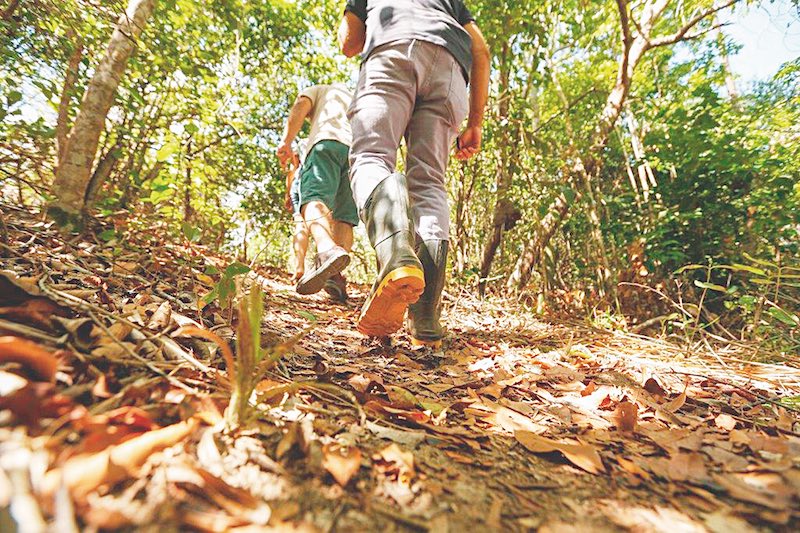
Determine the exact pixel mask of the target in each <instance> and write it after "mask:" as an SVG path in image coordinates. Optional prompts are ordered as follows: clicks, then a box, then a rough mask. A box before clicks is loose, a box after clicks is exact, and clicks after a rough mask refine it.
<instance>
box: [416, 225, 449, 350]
mask: <svg viewBox="0 0 800 533" xmlns="http://www.w3.org/2000/svg"><path fill="white" fill-rule="evenodd" d="M448 248H449V243H448V242H447V241H442V240H429V241H422V242H419V243H418V245H417V256H418V257H419V260H420V262H422V268H423V270H424V271H425V292H423V293H422V296H420V297H419V300H417V302H416V303H415V304H412V305H411V306H409V308H408V325H409V329H410V330H411V342H412V344H414V345H416V346H431V347H433V348H439V347H440V346H441V345H442V338H444V334H445V331H444V328H442V325H441V323H440V322H439V320H440V318H441V315H442V290H444V283H445V277H446V274H447V251H448Z"/></svg>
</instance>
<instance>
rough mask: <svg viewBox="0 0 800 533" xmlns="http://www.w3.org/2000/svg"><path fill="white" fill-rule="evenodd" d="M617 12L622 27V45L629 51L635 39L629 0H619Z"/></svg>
mask: <svg viewBox="0 0 800 533" xmlns="http://www.w3.org/2000/svg"><path fill="white" fill-rule="evenodd" d="M617 11H619V23H620V26H622V43H623V44H624V45H625V49H626V50H627V49H628V48H629V47H630V45H631V41H632V40H633V37H631V26H630V22H629V17H628V2H627V0H617Z"/></svg>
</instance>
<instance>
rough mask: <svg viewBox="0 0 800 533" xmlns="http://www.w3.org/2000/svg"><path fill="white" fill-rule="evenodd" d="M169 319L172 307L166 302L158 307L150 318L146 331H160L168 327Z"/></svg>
mask: <svg viewBox="0 0 800 533" xmlns="http://www.w3.org/2000/svg"><path fill="white" fill-rule="evenodd" d="M171 318H172V306H171V305H170V304H169V302H168V301H164V302H162V303H161V305H159V306H158V309H156V312H155V313H153V316H152V317H151V318H150V322H148V323H147V329H152V330H155V331H160V330H162V329H164V328H165V327H167V326H168V325H169V322H170V319H171Z"/></svg>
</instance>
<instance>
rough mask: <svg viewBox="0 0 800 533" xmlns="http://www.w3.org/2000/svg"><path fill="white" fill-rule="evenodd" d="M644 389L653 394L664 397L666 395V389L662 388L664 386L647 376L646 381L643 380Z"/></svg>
mask: <svg viewBox="0 0 800 533" xmlns="http://www.w3.org/2000/svg"><path fill="white" fill-rule="evenodd" d="M644 390H646V391H647V392H649V393H650V394H652V395H654V396H663V397H665V398H666V396H667V391H665V390H664V387H662V386H661V384H660V383H659V382H658V381H656V380H655V378H647V381H645V382H644Z"/></svg>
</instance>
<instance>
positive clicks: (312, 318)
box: [297, 309, 317, 322]
mask: <svg viewBox="0 0 800 533" xmlns="http://www.w3.org/2000/svg"><path fill="white" fill-rule="evenodd" d="M297 314H298V315H300V316H301V317H303V318H305V319H306V320H310V321H311V322H316V321H317V317H315V316H314V315H312V314H311V313H309V312H308V311H303V310H302V309H298V310H297Z"/></svg>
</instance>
